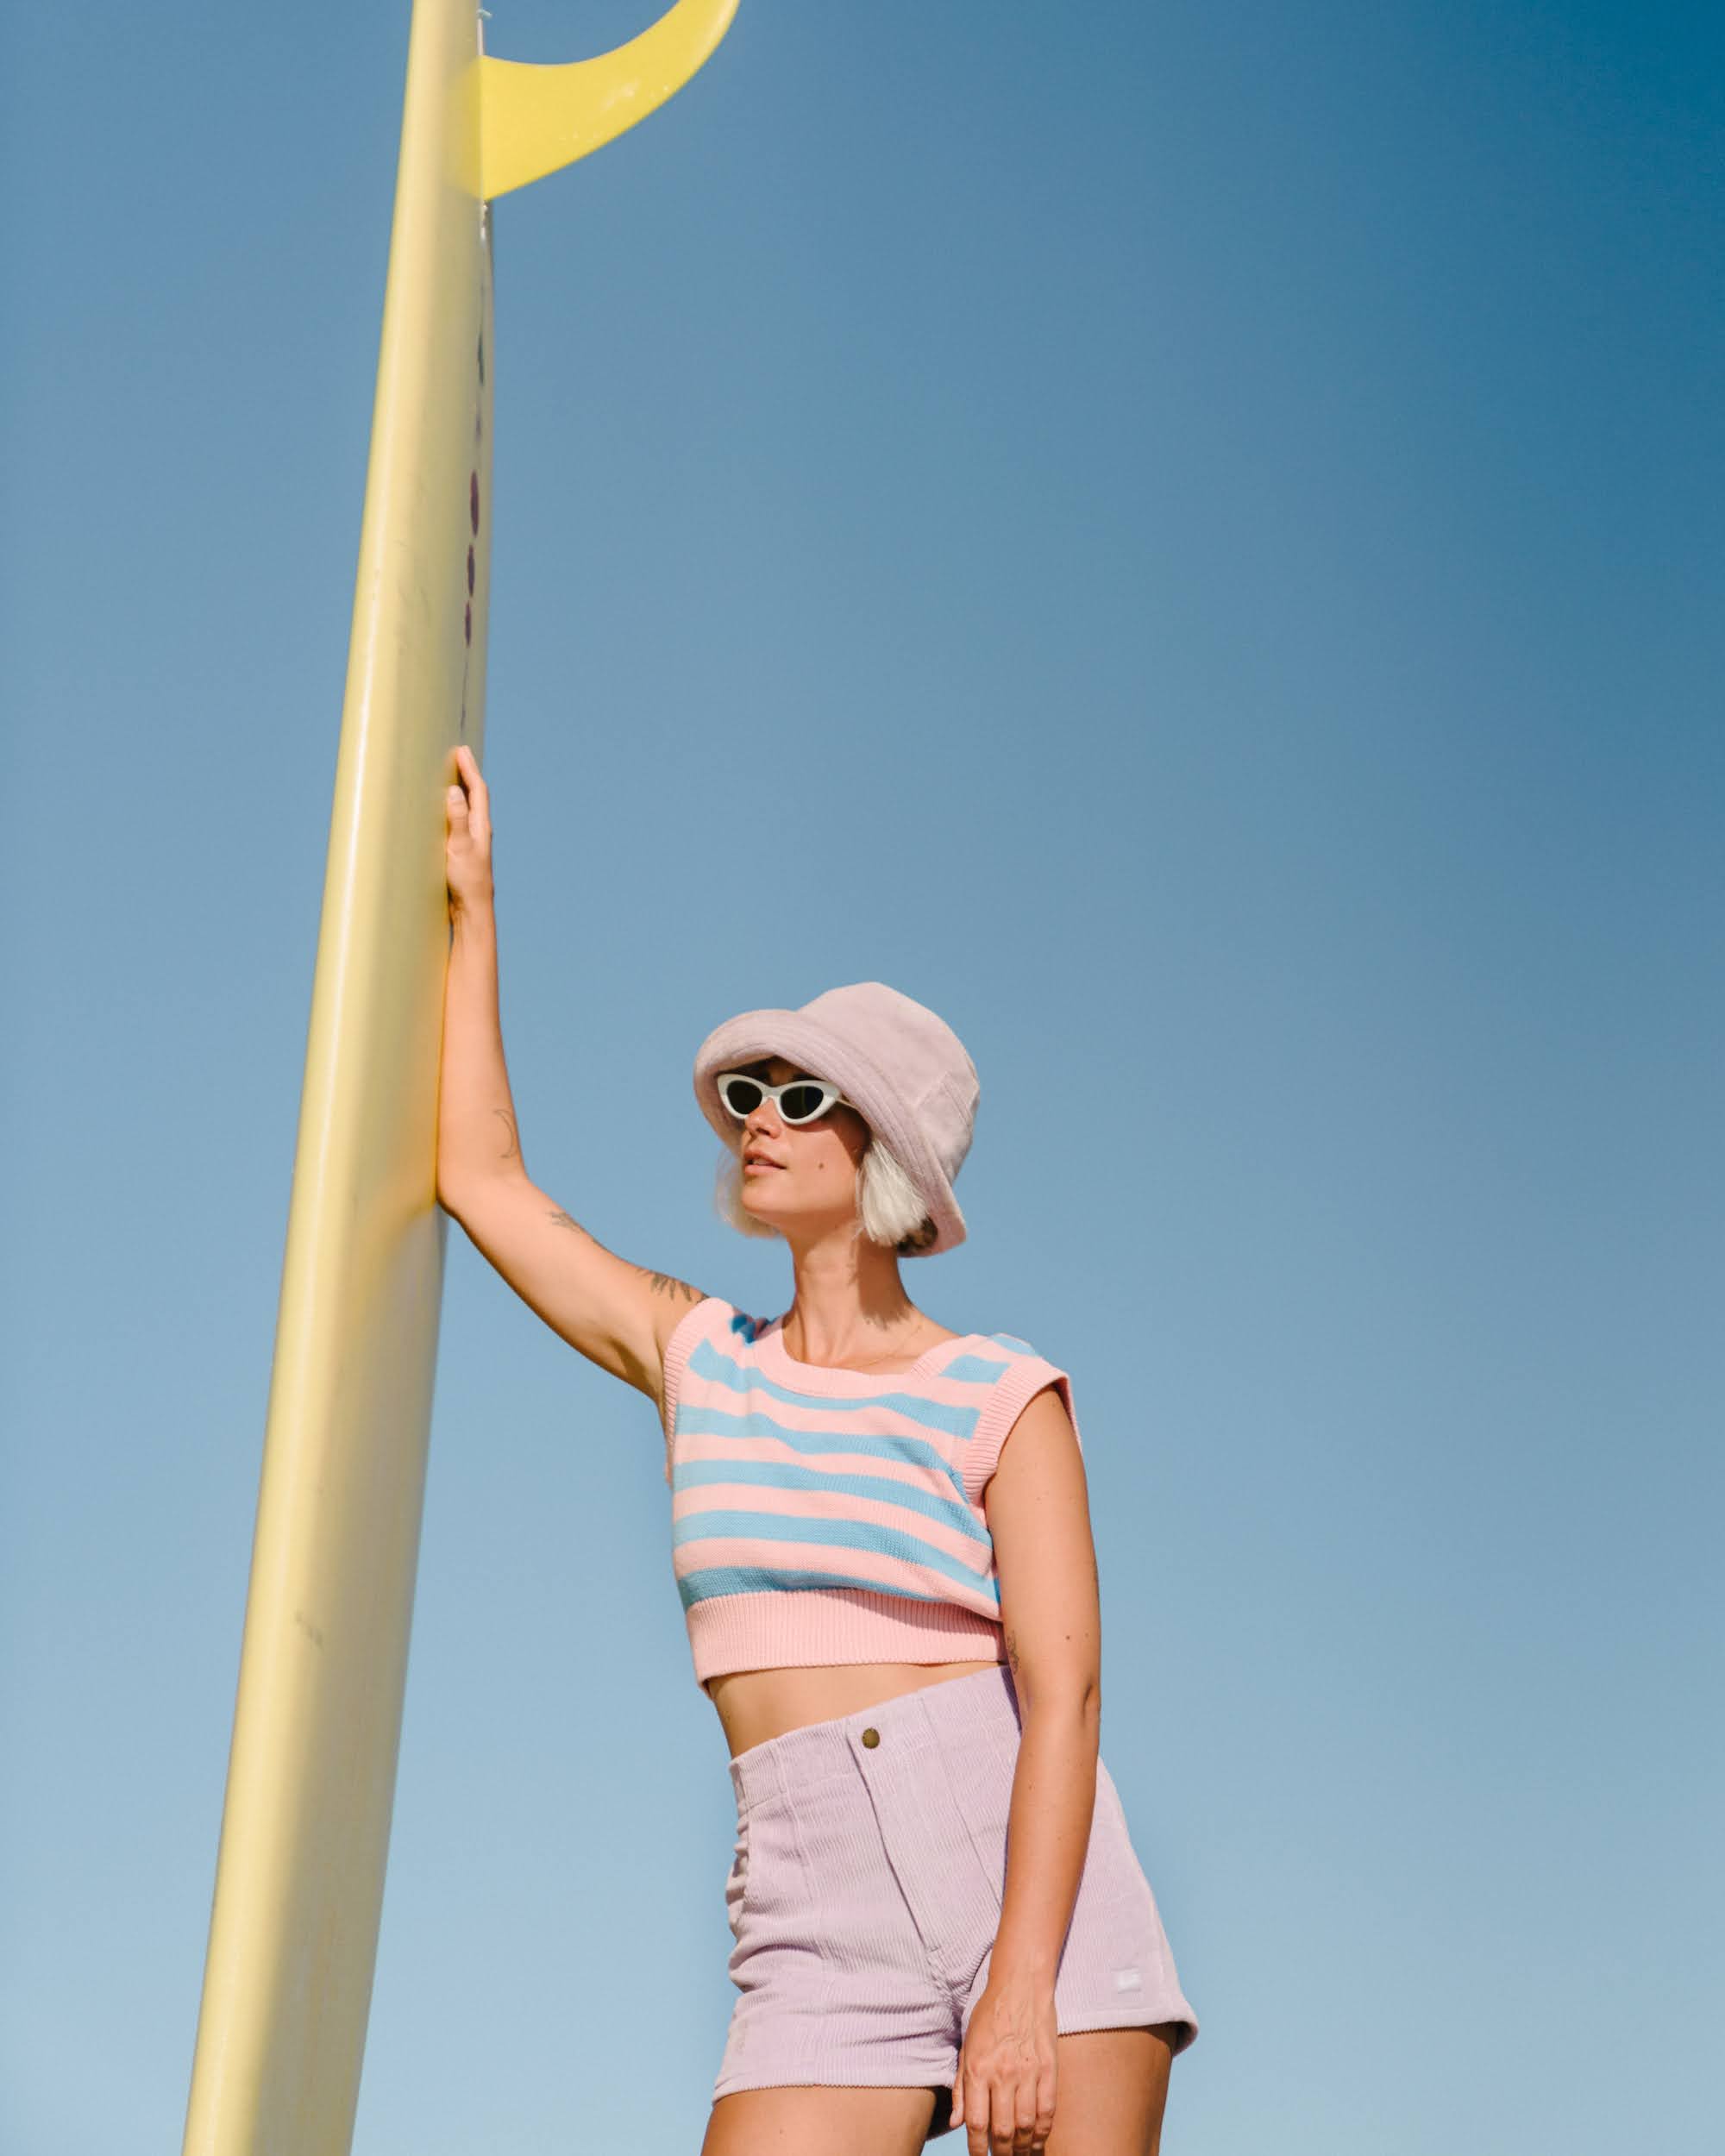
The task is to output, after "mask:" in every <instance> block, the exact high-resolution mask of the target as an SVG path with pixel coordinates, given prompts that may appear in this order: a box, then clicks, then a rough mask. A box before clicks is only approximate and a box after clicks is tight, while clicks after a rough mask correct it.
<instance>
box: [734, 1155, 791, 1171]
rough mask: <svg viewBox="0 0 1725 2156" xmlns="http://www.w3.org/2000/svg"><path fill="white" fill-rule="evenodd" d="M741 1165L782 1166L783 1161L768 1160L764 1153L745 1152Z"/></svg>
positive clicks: (752, 1166) (753, 1166)
mask: <svg viewBox="0 0 1725 2156" xmlns="http://www.w3.org/2000/svg"><path fill="white" fill-rule="evenodd" d="M743 1166H744V1167H745V1168H782V1167H783V1166H784V1163H783V1162H782V1161H776V1160H769V1159H768V1157H767V1156H766V1154H764V1153H745V1154H744V1155H743Z"/></svg>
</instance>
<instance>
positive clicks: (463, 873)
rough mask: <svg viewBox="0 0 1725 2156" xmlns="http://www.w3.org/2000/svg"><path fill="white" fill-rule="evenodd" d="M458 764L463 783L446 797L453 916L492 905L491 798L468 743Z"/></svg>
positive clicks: (446, 870) (457, 753)
mask: <svg viewBox="0 0 1725 2156" xmlns="http://www.w3.org/2000/svg"><path fill="white" fill-rule="evenodd" d="M455 764H456V768H457V771H458V773H459V775H460V778H461V785H459V786H452V787H450V788H449V793H448V796H447V797H446V805H447V808H448V812H449V837H448V840H447V843H446V844H445V846H444V849H443V859H444V874H445V875H446V876H447V878H448V880H449V911H450V912H451V913H452V914H453V913H459V912H462V911H463V910H464V909H467V908H481V907H485V906H489V905H490V904H491V902H492V881H491V796H490V795H489V793H486V782H485V780H483V779H482V778H481V777H480V768H479V764H478V762H477V761H475V759H474V752H473V750H472V749H469V748H468V746H467V743H466V742H461V743H459V744H458V746H457V748H456V749H455Z"/></svg>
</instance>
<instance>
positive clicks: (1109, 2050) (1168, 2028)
mask: <svg viewBox="0 0 1725 2156" xmlns="http://www.w3.org/2000/svg"><path fill="white" fill-rule="evenodd" d="M1179 2027H1180V2024H1179V2023H1178V2022H1177V2021H1164V2022H1163V2023H1162V2024H1161V2025H1160V2026H1159V2027H1157V2028H1091V2029H1081V2030H1075V2031H1074V2032H1073V2034H1071V2035H1069V2036H1059V2037H1057V2038H1056V2039H1055V2055H1056V2059H1057V2075H1056V2081H1055V2089H1054V2131H1053V2132H1052V2133H1051V2134H1050V2135H1049V2137H1048V2144H1047V2156H1157V2151H1158V2150H1159V2149H1160V2148H1161V2147H1162V2114H1163V2110H1164V2107H1165V2106H1166V2104H1167V2102H1168V2070H1169V2068H1170V2065H1172V2064H1173V2060H1174V2051H1173V2045H1172V2041H1171V2040H1172V2037H1173V2034H1174V2032H1175V2030H1176V2029H1177V2028H1179Z"/></svg>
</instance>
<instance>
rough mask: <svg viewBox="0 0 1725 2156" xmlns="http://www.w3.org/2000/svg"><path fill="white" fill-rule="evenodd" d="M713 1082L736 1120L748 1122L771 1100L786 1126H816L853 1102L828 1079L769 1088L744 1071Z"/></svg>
mask: <svg viewBox="0 0 1725 2156" xmlns="http://www.w3.org/2000/svg"><path fill="white" fill-rule="evenodd" d="M714 1083H715V1084H716V1085H717V1086H718V1097H719V1099H720V1100H722V1101H723V1102H724V1105H725V1106H726V1107H727V1108H728V1109H729V1110H730V1111H731V1114H732V1115H734V1116H735V1117H736V1118H737V1121H738V1122H739V1123H746V1122H747V1121H748V1120H749V1119H750V1116H751V1115H753V1114H754V1112H755V1111H756V1108H758V1107H759V1106H760V1105H761V1103H762V1101H763V1100H770V1101H771V1102H772V1103H773V1105H774V1106H775V1107H776V1108H777V1109H778V1111H779V1114H780V1116H781V1119H783V1120H784V1121H785V1122H787V1123H791V1124H803V1123H813V1122H815V1121H816V1120H817V1119H819V1117H821V1116H824V1115H825V1113H826V1112H827V1110H828V1109H829V1108H848V1107H850V1106H851V1103H850V1101H849V1100H846V1099H845V1097H844V1094H842V1093H841V1092H840V1091H839V1090H838V1088H837V1086H835V1085H831V1084H829V1083H828V1081H826V1080H825V1078H793V1079H792V1080H791V1081H790V1082H789V1083H788V1084H787V1085H783V1086H769V1085H768V1083H767V1082H766V1081H765V1080H764V1079H762V1078H751V1077H750V1076H749V1075H748V1074H747V1072H745V1071H741V1070H722V1071H720V1072H719V1074H718V1078H717V1079H716V1080H715V1081H714Z"/></svg>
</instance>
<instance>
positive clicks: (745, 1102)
mask: <svg viewBox="0 0 1725 2156" xmlns="http://www.w3.org/2000/svg"><path fill="white" fill-rule="evenodd" d="M719 1090H720V1091H721V1092H722V1093H723V1094H724V1105H725V1106H726V1107H727V1108H729V1109H730V1111H731V1113H732V1114H733V1115H753V1114H754V1112H755V1111H756V1108H758V1107H759V1106H760V1105H761V1103H762V1100H763V1099H764V1097H765V1096H764V1095H763V1094H762V1091H761V1088H760V1087H759V1086H757V1085H756V1082H755V1081H754V1080H753V1079H752V1078H727V1079H726V1080H725V1081H724V1085H723V1086H722V1087H720V1089H719Z"/></svg>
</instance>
